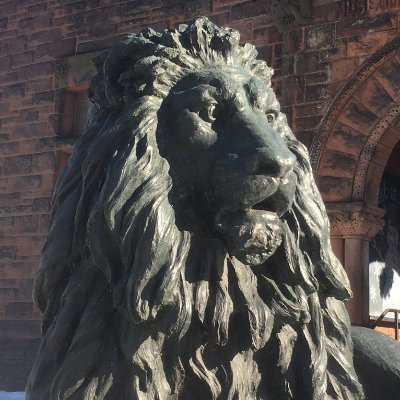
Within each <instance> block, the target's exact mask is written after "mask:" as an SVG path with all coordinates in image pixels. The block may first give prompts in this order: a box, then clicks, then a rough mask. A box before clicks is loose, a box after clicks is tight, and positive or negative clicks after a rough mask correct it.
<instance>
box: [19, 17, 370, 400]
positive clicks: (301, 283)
mask: <svg viewBox="0 0 400 400" xmlns="http://www.w3.org/2000/svg"><path fill="white" fill-rule="evenodd" d="M256 56H257V52H256V50H255V48H254V47H253V46H252V45H250V44H245V45H244V46H241V45H240V44H239V34H238V32H236V31H235V30H232V29H229V28H219V27H217V26H216V25H214V24H213V23H211V22H210V21H209V20H208V19H206V18H198V19H196V20H195V21H194V22H193V23H192V24H191V25H181V26H179V27H178V28H177V29H168V30H165V31H164V32H163V33H158V32H155V31H153V30H151V29H145V30H143V31H142V32H141V33H139V34H132V35H129V36H127V37H126V38H125V39H124V40H123V42H122V43H121V44H119V45H117V46H116V47H114V48H112V49H111V50H109V51H107V52H105V53H104V54H102V55H101V56H99V57H97V58H96V59H95V60H94V64H95V66H96V68H97V70H98V73H97V75H96V76H95V77H94V78H93V80H92V81H91V86H90V89H89V96H90V99H91V101H92V102H93V103H94V111H93V112H92V115H91V118H90V122H89V124H88V129H87V131H86V133H85V134H84V135H83V136H82V137H81V138H80V140H79V142H78V144H77V146H76V148H75V151H74V152H73V154H72V156H71V158H70V160H69V162H68V164H67V166H66V168H65V169H64V170H63V172H62V174H61V176H60V177H59V179H58V182H57V184H56V187H55V192H54V198H53V212H52V226H51V229H50V233H49V235H48V239H47V241H46V243H45V245H44V248H43V254H42V259H41V265H40V269H39V271H38V273H37V276H36V279H35V284H34V299H35V302H36V304H37V306H38V307H39V309H40V310H41V312H42V313H43V326H42V329H43V335H44V339H43V343H42V346H41V348H40V350H39V353H38V355H37V358H36V361H35V364H34V367H33V369H32V372H31V375H30V378H29V381H28V385H27V392H28V394H27V398H28V399H30V400H49V399H50V400H56V399H57V400H59V399H63V400H82V399H84V400H94V399H98V400H100V399H105V400H128V399H146V400H154V399H159V400H163V399H177V400H178V399H185V400H189V399H190V400H200V399H201V400H208V399H210V400H211V399H239V400H249V399H250V400H252V399H266V400H267V399H268V400H288V399H297V400H325V399H345V400H354V399H362V398H363V397H364V395H363V390H362V387H361V385H360V383H359V382H358V378H357V375H356V373H355V370H354V366H353V353H352V340H351V336H350V323H349V318H348V314H347V312H346V310H345V307H344V301H345V300H346V299H348V298H349V296H350V295H351V292H350V288H349V282H348V279H347V277H346V274H345V272H344V270H343V268H342V266H341V264H340V263H339V261H338V260H337V259H336V257H335V256H334V254H333V252H332V249H331V245H330V242H329V223H328V219H327V216H326V212H325V209H324V205H323V203H322V200H321V197H320V195H319V192H318V190H317V188H316V185H315V183H314V180H313V176H312V171H311V167H310V162H309V158H308V154H307V151H306V148H305V147H304V146H303V145H302V144H301V143H299V142H298V141H297V140H296V139H295V137H294V135H293V134H292V132H291V130H290V128H289V127H288V124H287V122H286V118H285V116H284V115H283V114H282V113H281V112H280V109H279V103H278V101H277V99H276V97H275V94H274V92H273V90H272V88H271V76H272V73H273V71H272V69H271V68H269V67H268V66H267V65H266V63H265V62H264V61H260V60H257V59H256Z"/></svg>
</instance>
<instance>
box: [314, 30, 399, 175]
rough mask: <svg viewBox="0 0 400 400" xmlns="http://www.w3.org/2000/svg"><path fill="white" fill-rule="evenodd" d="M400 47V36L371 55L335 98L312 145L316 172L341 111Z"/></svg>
mask: <svg viewBox="0 0 400 400" xmlns="http://www.w3.org/2000/svg"><path fill="white" fill-rule="evenodd" d="M399 49H400V37H398V38H396V39H394V40H392V41H391V42H390V43H388V44H387V45H386V46H384V47H383V48H382V49H381V50H379V51H378V52H376V53H375V54H374V55H373V56H372V57H370V58H369V59H368V60H367V61H366V62H365V63H364V64H363V65H362V66H361V68H360V69H359V70H358V71H357V72H356V73H355V74H354V75H353V77H352V78H351V79H350V80H349V81H348V82H347V83H346V84H345V85H344V86H343V87H342V89H341V90H340V91H339V93H338V94H337V95H336V97H335V98H334V99H333V101H332V103H331V105H330V106H329V108H328V110H327V112H326V114H325V117H324V118H323V120H322V121H321V124H320V128H319V130H318V131H317V132H316V134H315V135H314V138H313V141H312V143H311V146H310V159H311V165H312V167H313V170H314V171H315V173H317V171H318V167H319V164H320V160H321V157H322V153H323V151H324V149H325V146H326V143H327V141H328V139H329V136H330V134H331V132H332V129H333V127H334V126H335V123H336V120H337V118H338V116H339V115H340V113H341V112H342V111H343V109H344V108H345V107H346V105H347V103H348V102H349V100H350V99H351V97H352V96H353V95H354V93H355V92H356V91H357V90H358V89H359V87H360V86H361V85H362V84H363V83H364V82H365V81H366V80H367V79H368V78H369V77H370V76H371V75H372V74H373V73H374V72H376V71H377V70H378V69H379V68H380V67H381V66H382V65H383V64H385V63H386V62H387V61H388V60H389V59H391V58H392V57H394V56H396V54H397V53H398V52H399Z"/></svg>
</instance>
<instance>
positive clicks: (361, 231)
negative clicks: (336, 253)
mask: <svg viewBox="0 0 400 400" xmlns="http://www.w3.org/2000/svg"><path fill="white" fill-rule="evenodd" d="M326 209H327V213H328V217H329V220H330V223H331V236H332V237H340V238H360V239H364V240H370V239H371V238H372V237H374V236H375V235H376V234H377V233H378V232H379V231H380V230H381V229H382V228H383V226H384V225H385V221H384V219H383V217H384V215H385V210H383V209H381V208H379V207H375V206H370V205H365V204H363V203H361V202H353V203H328V204H326Z"/></svg>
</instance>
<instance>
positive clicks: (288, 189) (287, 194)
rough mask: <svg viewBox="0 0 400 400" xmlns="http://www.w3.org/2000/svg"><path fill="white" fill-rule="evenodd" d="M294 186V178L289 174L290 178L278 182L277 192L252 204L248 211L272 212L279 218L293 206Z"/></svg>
mask: <svg viewBox="0 0 400 400" xmlns="http://www.w3.org/2000/svg"><path fill="white" fill-rule="evenodd" d="M296 186H297V179H296V176H295V175H294V174H292V173H291V174H290V176H288V177H286V178H285V179H282V180H281V181H280V184H279V186H278V188H277V190H276V191H275V192H274V193H273V194H271V195H270V196H267V197H265V198H264V199H263V200H261V201H259V202H257V203H255V204H253V205H252V206H251V207H250V209H251V210H255V211H257V210H258V211H269V212H273V213H275V214H276V215H277V216H278V217H281V216H282V215H283V214H284V213H285V212H286V211H288V210H289V209H290V208H291V206H292V204H293V200H294V197H295V191H296Z"/></svg>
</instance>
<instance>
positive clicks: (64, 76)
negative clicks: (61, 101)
mask: <svg viewBox="0 0 400 400" xmlns="http://www.w3.org/2000/svg"><path fill="white" fill-rule="evenodd" d="M100 53H101V51H95V52H90V53H85V54H80V55H76V56H71V57H67V58H62V59H59V60H57V61H56V67H55V85H56V87H57V88H59V89H63V88H68V89H71V88H79V87H81V86H85V85H86V86H87V85H88V82H89V80H90V78H92V76H93V75H94V74H95V68H94V66H93V64H92V62H91V60H92V58H94V57H95V56H96V55H98V54H100Z"/></svg>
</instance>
